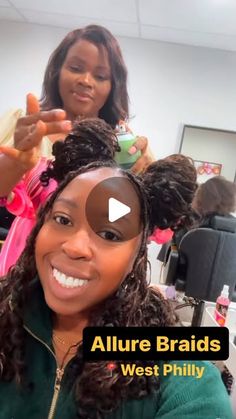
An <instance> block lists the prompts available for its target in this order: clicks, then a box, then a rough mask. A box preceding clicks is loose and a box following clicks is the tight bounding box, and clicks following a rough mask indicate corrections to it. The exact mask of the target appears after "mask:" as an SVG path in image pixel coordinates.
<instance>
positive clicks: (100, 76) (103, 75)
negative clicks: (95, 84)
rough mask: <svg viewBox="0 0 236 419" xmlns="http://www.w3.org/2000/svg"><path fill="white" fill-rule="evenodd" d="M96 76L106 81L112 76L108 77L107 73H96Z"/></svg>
mask: <svg viewBox="0 0 236 419" xmlns="http://www.w3.org/2000/svg"><path fill="white" fill-rule="evenodd" d="M95 78H96V79H97V80H99V81H105V80H109V78H110V77H108V76H107V75H105V74H96V75H95Z"/></svg>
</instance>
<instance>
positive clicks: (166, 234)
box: [149, 228, 174, 244]
mask: <svg viewBox="0 0 236 419" xmlns="http://www.w3.org/2000/svg"><path fill="white" fill-rule="evenodd" d="M173 234H174V232H173V231H172V230H171V229H170V228H167V229H165V230H161V229H160V228H156V230H155V231H154V232H153V234H152V235H151V236H150V237H149V240H151V241H154V242H156V243H157V244H164V243H167V242H169V241H170V240H171V239H172V237H173Z"/></svg>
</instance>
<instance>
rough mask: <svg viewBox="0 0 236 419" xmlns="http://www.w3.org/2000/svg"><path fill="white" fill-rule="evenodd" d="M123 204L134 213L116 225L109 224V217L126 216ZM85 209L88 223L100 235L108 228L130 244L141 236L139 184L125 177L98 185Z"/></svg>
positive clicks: (89, 197) (104, 181) (88, 199)
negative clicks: (137, 187)
mask: <svg viewBox="0 0 236 419" xmlns="http://www.w3.org/2000/svg"><path fill="white" fill-rule="evenodd" d="M112 198H113V199H112ZM110 199H112V205H111V201H110V203H109V200H110ZM114 200H116V201H118V202H116V201H114ZM123 205H127V207H129V208H130V212H129V213H128V214H126V215H124V216H121V217H120V218H118V219H116V220H115V221H113V222H111V221H109V218H110V219H113V218H115V217H116V216H117V217H118V216H119V213H121V214H122V210H123ZM85 210H86V218H87V221H88V223H89V225H90V227H91V228H92V230H93V231H94V232H96V233H98V232H99V231H103V230H104V228H106V229H107V230H108V231H111V232H114V233H117V235H118V237H120V238H121V241H126V240H131V239H133V238H134V237H136V236H138V235H139V234H140V233H141V231H142V223H141V216H140V214H141V208H140V201H139V197H138V193H137V191H136V187H135V185H133V184H132V183H131V181H130V180H129V179H127V178H125V177H112V178H109V179H105V180H103V181H102V182H100V183H98V184H97V185H96V186H95V187H94V188H93V189H92V191H91V192H90V194H89V195H88V198H87V202H86V209H85ZM114 216H115V217H114Z"/></svg>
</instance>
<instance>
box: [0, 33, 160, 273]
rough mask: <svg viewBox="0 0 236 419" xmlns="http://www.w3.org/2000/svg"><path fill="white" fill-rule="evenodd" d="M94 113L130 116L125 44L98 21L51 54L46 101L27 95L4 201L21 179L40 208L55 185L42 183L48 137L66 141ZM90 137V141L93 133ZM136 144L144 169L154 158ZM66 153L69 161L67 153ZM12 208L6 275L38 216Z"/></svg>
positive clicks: (6, 170)
mask: <svg viewBox="0 0 236 419" xmlns="http://www.w3.org/2000/svg"><path fill="white" fill-rule="evenodd" d="M90 117H93V118H94V117H99V118H100V119H102V120H104V121H105V122H107V123H108V124H109V125H110V128H111V129H113V130H114V129H115V127H116V125H117V124H118V123H119V121H120V120H127V119H128V117H129V106H128V91H127V69H126V66H125V63H124V59H123V56H122V53H121V50H120V47H119V44H118V42H117V40H116V38H115V37H114V36H113V35H112V34H111V33H110V32H109V31H108V30H107V29H106V28H103V27H102V26H98V25H89V26H86V27H84V28H81V29H76V30H74V31H72V32H70V33H68V34H67V35H66V37H65V38H64V39H63V40H62V41H61V43H60V44H59V46H58V47H57V48H56V49H55V51H54V52H53V53H52V55H51V57H50V59H49V62H48V65H47V68H46V71H45V76H44V81H43V89H42V97H41V100H40V102H38V100H37V98H36V97H35V96H34V95H32V94H29V95H28V96H27V110H26V116H24V117H21V118H19V119H18V120H17V122H16V129H15V132H14V129H13V128H12V131H13V132H14V148H10V147H0V200H1V199H2V202H4V203H5V202H8V204H11V203H12V201H14V198H15V200H17V197H16V195H17V193H16V192H17V191H16V189H17V187H18V185H19V183H20V186H21V189H22V191H23V190H24V200H23V201H24V204H26V202H29V201H30V204H31V207H32V208H33V209H34V210H37V209H38V208H39V206H40V205H41V204H42V203H43V202H44V201H45V199H46V198H47V196H48V194H49V193H50V192H51V190H52V188H48V189H46V190H45V188H43V187H42V184H41V182H40V178H41V174H42V172H44V171H45V169H46V167H47V164H48V161H47V158H45V157H42V156H41V148H40V147H41V143H42V141H44V142H45V140H46V141H47V142H48V140H50V142H52V143H54V142H55V141H57V140H58V139H59V140H60V141H61V140H63V139H64V138H65V136H66V135H67V134H68V133H69V132H71V129H72V124H74V122H75V120H76V118H77V119H79V120H83V119H86V118H90ZM14 127H15V120H14ZM87 137H88V140H89V139H90V133H87ZM1 141H2V139H1ZM134 141H135V138H134ZM132 148H133V154H135V151H138V150H142V156H141V157H139V156H138V154H136V158H134V159H133V160H132V161H133V162H134V161H135V160H137V162H136V163H135V164H134V165H133V168H132V169H133V170H134V171H135V170H136V171H141V170H143V168H144V167H146V166H147V165H148V164H149V163H150V162H151V161H152V160H153V158H152V157H150V154H149V151H148V147H147V139H145V138H144V137H142V138H139V139H138V140H137V141H135V143H134V144H133V147H132ZM117 151H118V150H117ZM101 154H102V152H101V150H100V149H99V147H98V148H97V149H96V150H95V149H94V154H93V160H97V159H100V158H101ZM138 157H139V158H138ZM63 158H64V162H65V161H66V159H67V156H66V155H64V156H63ZM62 172H63V173H65V169H62ZM60 180H61V179H60ZM21 201H22V200H21ZM8 210H9V211H11V212H12V213H13V214H14V215H16V216H17V217H16V219H15V221H14V224H13V226H12V228H11V231H10V236H9V238H8V242H7V243H5V244H4V246H3V251H2V254H1V256H0V259H1V260H0V275H4V274H5V273H6V272H7V271H8V269H9V268H10V267H11V266H12V265H13V264H14V263H15V262H16V260H17V259H18V257H19V255H20V254H21V252H22V250H23V248H24V246H25V243H26V239H27V236H28V234H29V232H30V231H31V228H32V226H33V225H34V220H33V219H32V217H31V219H30V220H29V217H28V213H27V212H25V211H21V210H22V206H21V207H20V208H19V205H16V202H14V204H12V205H8ZM26 214H27V215H26ZM16 234H17V237H16V236H15V235H16Z"/></svg>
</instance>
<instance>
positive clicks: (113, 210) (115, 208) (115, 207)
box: [108, 198, 131, 223]
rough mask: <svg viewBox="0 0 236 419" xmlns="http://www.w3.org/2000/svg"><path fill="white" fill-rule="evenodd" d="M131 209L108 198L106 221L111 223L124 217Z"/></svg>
mask: <svg viewBox="0 0 236 419" xmlns="http://www.w3.org/2000/svg"><path fill="white" fill-rule="evenodd" d="M130 212H131V208H130V207H128V205H125V204H123V203H122V202H120V201H118V200H117V199H115V198H109V200H108V220H109V221H110V223H113V222H114V221H116V220H119V218H122V217H124V215H126V214H129V213H130Z"/></svg>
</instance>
